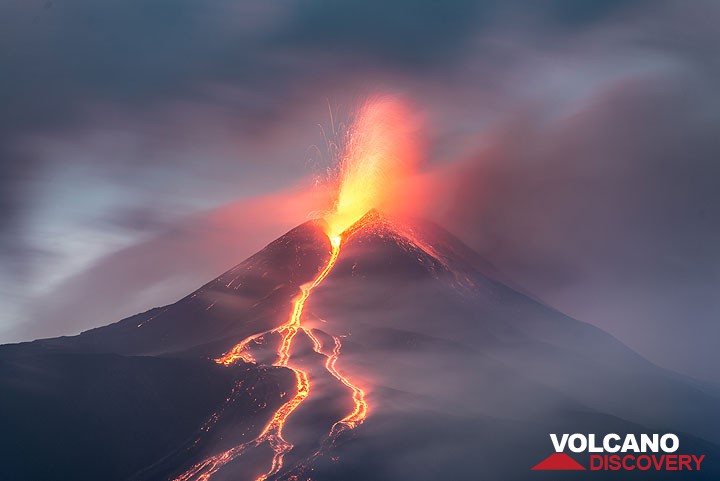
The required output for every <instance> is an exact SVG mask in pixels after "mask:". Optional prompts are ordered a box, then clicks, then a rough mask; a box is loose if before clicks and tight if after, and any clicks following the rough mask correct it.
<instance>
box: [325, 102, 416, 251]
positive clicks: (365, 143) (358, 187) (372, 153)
mask: <svg viewBox="0 0 720 481" xmlns="http://www.w3.org/2000/svg"><path fill="white" fill-rule="evenodd" d="M419 130H420V129H419V120H418V117H417V115H415V114H413V112H412V111H411V110H410V108H409V107H408V105H407V104H406V103H405V102H403V101H401V100H400V99H399V98H397V97H392V96H382V97H377V98H375V99H372V100H370V101H368V102H366V103H365V105H363V106H362V108H361V109H360V111H359V112H358V115H357V117H356V118H355V121H354V122H353V123H352V125H351V127H350V129H349V131H348V132H347V135H346V138H345V142H344V146H343V150H342V153H341V155H340V158H339V159H338V160H339V172H338V174H339V175H338V178H339V185H338V190H337V198H336V200H335V205H334V206H333V209H332V211H331V212H330V213H328V214H327V215H326V216H325V221H326V222H327V225H328V227H327V234H328V236H330V237H333V236H337V235H340V234H342V233H343V232H345V230H346V229H348V228H349V227H350V226H351V225H353V224H354V223H355V222H357V221H358V220H360V218H361V217H362V216H363V215H365V214H366V213H367V212H368V211H369V210H370V209H373V208H378V209H383V210H388V206H389V205H390V204H396V203H398V202H399V201H400V199H399V198H398V197H400V196H399V195H398V194H399V193H398V191H397V189H398V187H399V186H400V185H401V183H402V181H403V179H404V178H406V177H407V176H408V175H409V174H410V173H411V172H412V170H413V168H414V166H415V164H416V163H417V161H418V158H419V152H420V148H419V136H418V133H419Z"/></svg>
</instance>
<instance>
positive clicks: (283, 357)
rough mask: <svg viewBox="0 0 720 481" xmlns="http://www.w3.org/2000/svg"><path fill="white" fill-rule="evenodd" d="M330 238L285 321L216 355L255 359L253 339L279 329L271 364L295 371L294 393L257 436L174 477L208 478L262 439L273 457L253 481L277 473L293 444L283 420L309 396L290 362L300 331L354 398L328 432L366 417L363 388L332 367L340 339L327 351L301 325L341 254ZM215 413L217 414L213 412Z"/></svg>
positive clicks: (181, 480)
mask: <svg viewBox="0 0 720 481" xmlns="http://www.w3.org/2000/svg"><path fill="white" fill-rule="evenodd" d="M328 239H329V241H330V248H331V250H330V257H329V259H328V261H327V263H326V264H325V266H324V267H323V269H322V270H321V271H320V273H319V274H318V275H317V276H316V277H315V279H313V281H312V282H311V283H308V284H304V285H302V286H300V294H299V295H298V296H297V297H296V298H295V299H294V300H293V309H292V312H291V314H290V317H289V318H288V320H287V322H285V323H284V324H283V325H281V326H279V327H277V328H275V329H272V330H270V331H267V332H263V333H261V334H257V335H254V336H250V337H248V338H247V339H244V340H243V341H241V342H240V343H238V344H236V345H235V346H234V347H233V348H232V349H230V350H229V351H228V352H227V353H225V354H224V355H223V356H221V357H220V358H218V359H216V360H215V362H217V363H218V364H222V365H225V366H230V365H232V364H233V363H235V362H237V361H240V360H242V361H244V362H255V360H254V358H253V357H252V355H251V354H250V353H249V352H248V348H249V347H250V345H251V344H252V343H255V342H256V341H257V340H259V338H261V337H263V336H265V335H267V334H270V333H278V334H281V335H282V338H281V341H280V346H279V348H278V350H277V360H276V361H275V363H274V364H273V365H274V366H282V367H286V368H288V369H291V370H292V371H293V372H294V373H295V378H296V382H297V384H296V392H295V395H294V396H293V397H292V398H290V400H288V401H287V402H285V404H283V405H282V406H280V408H279V409H278V410H277V411H275V413H274V414H273V416H272V418H271V419H270V421H269V422H268V424H267V425H266V426H265V428H264V429H263V430H262V431H261V432H260V434H258V436H257V437H256V438H255V439H253V440H252V441H249V442H247V443H245V444H242V445H239V446H236V447H234V448H231V449H229V450H227V451H225V452H222V453H219V454H217V455H215V456H211V457H209V458H207V459H205V460H204V461H202V462H200V463H198V464H196V465H195V466H193V467H192V468H191V469H189V470H188V471H187V472H185V473H183V474H182V475H181V476H179V477H177V478H176V479H175V481H189V480H193V479H195V480H199V481H207V480H209V479H210V477H211V476H212V475H214V474H215V473H216V472H217V471H218V470H219V469H221V468H222V467H223V466H225V465H226V464H227V463H229V462H230V461H232V460H233V459H235V458H237V457H238V456H240V455H241V454H242V453H243V452H245V451H246V450H247V449H249V448H252V447H257V446H259V445H261V444H263V443H267V444H268V445H269V446H270V448H271V449H272V450H273V458H272V462H271V464H270V467H269V468H268V470H267V471H266V472H265V473H264V474H262V475H261V476H260V477H258V478H257V480H256V481H264V480H266V479H267V478H268V477H270V476H274V475H275V474H277V473H278V472H279V471H280V470H281V469H282V467H283V461H284V457H285V455H286V454H287V453H288V452H289V451H290V450H291V449H292V448H293V445H292V444H291V443H289V442H288V441H287V440H285V438H284V437H283V430H284V428H285V423H286V421H287V419H288V417H290V415H291V414H292V413H293V412H294V411H295V410H296V409H297V408H298V406H300V404H302V402H303V401H304V400H305V399H306V398H307V397H308V396H310V377H309V375H308V373H307V372H305V371H304V370H302V369H299V368H298V367H295V366H291V365H289V362H290V358H291V353H290V349H291V347H292V343H293V340H294V339H295V336H296V335H297V333H298V332H299V331H302V332H303V333H304V334H305V335H307V336H308V337H309V338H310V340H311V341H312V342H313V348H314V350H315V352H317V353H319V354H321V355H323V356H325V357H326V362H325V368H326V369H327V370H328V372H329V373H330V374H331V375H332V376H333V377H334V378H335V379H337V380H338V381H340V382H341V383H342V384H343V385H345V386H346V387H347V388H348V389H350V391H351V392H352V398H353V402H354V408H353V410H352V412H350V413H349V414H348V415H347V416H345V417H344V418H343V419H341V420H340V421H338V422H336V423H335V424H334V425H333V426H332V428H331V430H330V433H329V435H328V436H329V437H330V438H334V437H336V436H337V435H338V434H339V433H340V432H341V431H342V430H343V429H345V428H350V429H352V428H354V427H356V426H358V425H359V424H360V423H362V422H363V421H364V420H365V417H366V416H367V411H368V406H367V403H366V402H365V392H364V391H363V390H362V389H361V388H359V387H358V386H356V385H355V384H353V383H352V382H351V381H350V380H349V379H348V378H347V377H345V376H343V375H342V374H340V373H339V372H338V370H337V369H336V367H335V363H336V362H337V360H338V357H339V356H340V348H341V343H340V340H339V339H338V338H337V337H333V340H334V348H333V350H332V352H331V353H330V354H326V353H325V352H324V351H323V349H322V345H321V343H320V341H319V340H318V338H317V337H316V336H315V335H314V333H313V332H312V331H311V330H310V329H308V328H306V327H304V326H302V314H303V309H304V307H305V303H306V302H307V300H308V298H309V297H310V294H311V293H312V291H313V289H314V288H315V287H317V286H318V285H320V283H322V281H323V280H324V279H325V278H326V277H327V276H328V274H329V273H330V271H331V270H332V268H333V267H334V266H335V263H336V262H337V259H338V256H339V255H340V247H341V244H342V240H343V239H342V236H340V235H334V236H329V237H328ZM215 416H216V415H215Z"/></svg>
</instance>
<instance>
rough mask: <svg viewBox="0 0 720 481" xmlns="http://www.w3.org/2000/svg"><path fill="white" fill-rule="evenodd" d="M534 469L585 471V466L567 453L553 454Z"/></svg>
mask: <svg viewBox="0 0 720 481" xmlns="http://www.w3.org/2000/svg"><path fill="white" fill-rule="evenodd" d="M532 469H533V471H585V466H583V465H582V464H580V463H578V462H577V461H575V460H574V459H573V458H571V457H570V456H568V455H567V454H565V453H555V454H551V455H550V456H548V457H547V458H545V459H543V460H542V461H540V462H539V463H537V464H536V465H535V466H533V468H532Z"/></svg>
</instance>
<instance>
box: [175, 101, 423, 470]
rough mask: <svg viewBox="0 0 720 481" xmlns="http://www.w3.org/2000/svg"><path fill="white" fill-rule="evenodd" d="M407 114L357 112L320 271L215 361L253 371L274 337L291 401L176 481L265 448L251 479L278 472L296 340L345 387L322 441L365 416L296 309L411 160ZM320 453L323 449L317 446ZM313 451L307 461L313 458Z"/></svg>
mask: <svg viewBox="0 0 720 481" xmlns="http://www.w3.org/2000/svg"><path fill="white" fill-rule="evenodd" d="M408 113H409V111H408V110H407V108H406V107H405V106H404V104H402V103H401V102H399V101H398V100H397V99H394V98H392V97H381V98H378V99H376V100H374V101H372V102H368V103H367V104H365V105H364V106H363V107H362V108H361V110H360V112H359V114H358V116H357V118H356V119H355V122H354V123H353V127H352V129H351V130H350V131H349V132H348V134H347V138H346V142H345V150H344V152H343V155H342V158H341V159H340V166H339V168H340V182H339V186H338V187H339V188H338V194H337V199H336V202H335V206H334V209H333V210H332V211H331V212H329V213H327V215H326V216H325V218H324V221H325V222H324V226H325V233H326V235H327V237H328V240H329V243H330V255H329V258H328V260H327V262H326V263H325V265H324V267H323V268H322V270H320V272H319V273H318V274H317V276H316V277H315V278H314V279H313V281H312V282H310V283H308V284H305V285H303V286H301V287H300V293H299V295H298V296H297V297H296V298H295V299H294V300H293V309H292V312H291V314H290V317H289V318H288V320H287V321H286V322H285V323H284V324H282V325H280V326H279V327H276V328H275V329H271V330H269V331H266V332H261V333H258V334H255V335H253V336H250V337H248V338H247V339H245V340H243V341H241V342H240V343H238V344H237V345H235V346H234V347H233V348H232V349H231V350H230V351H228V352H227V353H225V354H224V355H222V356H221V357H219V358H218V359H216V360H215V361H216V362H217V363H218V364H222V365H225V366H230V365H232V364H233V363H236V362H238V361H243V362H248V363H255V362H256V360H255V358H254V357H253V355H252V353H251V352H250V350H251V348H252V347H253V346H254V345H256V344H257V343H258V342H260V341H261V340H262V338H264V337H265V336H268V335H278V336H280V344H279V347H278V349H277V358H276V361H275V362H274V364H273V365H274V366H281V367H285V368H288V369H291V370H292V371H293V372H294V373H295V378H296V384H297V385H296V393H295V395H294V396H293V397H292V398H290V399H289V400H288V401H286V402H285V403H284V404H283V405H282V406H280V408H278V409H277V411H275V413H274V414H273V416H272V418H271V419H270V421H269V422H268V424H267V425H266V426H265V428H264V429H263V430H262V431H261V432H260V434H258V435H257V437H256V438H255V439H253V440H251V441H249V442H246V443H244V444H241V445H239V446H235V447H233V448H231V449H229V450H227V451H224V452H221V453H219V454H216V455H214V456H211V457H209V458H207V459H205V460H204V461H201V462H200V463H198V464H196V465H195V466H193V467H192V468H190V469H189V470H188V471H186V472H185V473H184V474H182V475H181V476H179V477H178V478H176V481H189V480H192V479H196V480H208V479H210V477H211V476H212V475H213V474H215V473H216V472H217V471H218V470H220V469H221V468H222V467H223V466H225V465H226V464H227V463H229V462H230V461H232V460H234V459H236V458H237V457H238V456H240V455H241V454H243V453H244V452H245V451H247V450H248V449H250V448H254V447H257V446H260V445H262V444H264V443H267V445H268V446H270V448H271V449H272V450H273V452H274V454H273V458H272V462H271V463H270V466H269V468H268V469H267V471H266V472H265V473H264V474H262V475H260V476H259V477H258V478H257V481H264V480H265V479H268V478H269V477H272V476H275V475H278V474H279V473H280V471H281V470H282V469H283V461H284V458H285V455H286V454H287V453H288V452H290V450H291V449H292V448H293V445H292V444H291V443H290V442H288V441H287V440H286V439H285V438H284V437H283V431H284V428H285V424H286V422H287V420H288V418H289V417H290V415H291V414H293V412H295V410H296V409H297V408H298V407H299V406H300V405H301V404H302V403H303V401H304V400H305V399H306V398H308V397H309V396H310V393H311V382H310V375H309V373H308V372H306V371H304V370H303V369H301V368H300V367H298V366H295V365H292V364H291V362H290V361H291V356H292V353H291V348H292V345H293V341H294V340H295V338H296V336H297V335H298V333H302V334H304V335H306V336H307V337H308V339H310V341H311V342H312V345H313V349H314V351H315V352H316V353H318V354H320V355H322V356H324V357H325V369H326V370H327V372H328V373H329V374H330V375H331V376H332V377H333V378H335V379H336V380H337V381H339V382H340V383H341V384H342V385H343V386H345V387H346V388H347V389H348V390H349V391H350V392H351V394H352V400H353V403H354V407H353V409H352V411H351V412H350V413H348V414H347V415H346V416H345V417H344V418H342V419H340V420H339V421H337V422H336V423H335V424H334V425H333V426H332V428H331V429H330V431H329V433H328V436H327V441H328V442H329V443H330V444H332V442H333V441H334V440H335V439H336V438H337V437H338V436H339V435H340V434H341V433H342V432H343V431H345V430H347V429H354V428H355V427H357V426H358V425H360V424H361V423H362V422H363V421H364V420H365V418H366V417H367V414H368V404H367V402H366V399H365V397H366V396H365V391H364V390H363V389H362V388H361V387H359V386H358V385H356V384H355V383H354V382H353V381H352V380H351V379H350V378H348V377H347V376H346V375H343V374H342V373H341V372H340V370H338V367H337V363H338V360H339V358H340V352H341V349H342V343H341V341H340V338H339V337H337V336H332V339H333V346H332V349H324V347H323V343H322V342H321V341H320V339H319V338H318V337H317V335H316V334H315V332H313V330H312V329H310V328H308V327H305V326H303V325H302V320H303V309H304V307H305V304H306V302H307V300H308V298H309V297H310V295H311V294H312V291H313V289H315V288H316V287H317V286H318V285H320V284H321V283H322V282H323V280H324V279H325V278H326V277H327V276H328V274H330V272H331V271H332V269H333V267H334V266H335V264H336V262H337V260H338V256H339V255H340V249H341V246H342V243H343V240H344V237H343V236H344V235H351V234H350V233H349V231H348V233H346V231H347V230H348V228H349V227H351V226H352V225H353V224H355V223H356V222H358V221H359V220H360V218H361V217H362V216H363V215H365V214H366V213H367V212H368V211H369V210H371V209H373V208H375V207H377V206H380V205H382V204H383V203H384V202H385V201H386V197H387V194H391V193H392V186H393V185H394V183H395V182H396V181H397V179H398V178H399V177H400V175H401V174H402V173H403V171H404V170H406V169H408V167H409V165H410V164H411V163H412V162H414V160H415V158H416V157H417V149H416V147H415V143H414V141H413V135H412V133H413V132H412V131H413V129H414V127H413V122H412V121H411V119H410V117H409V115H408ZM323 445H328V443H327V442H326V443H323ZM321 450H322V446H321V448H320V449H319V450H318V451H317V452H316V453H315V454H313V455H312V456H311V458H313V457H315V456H318V455H319V454H320V453H321Z"/></svg>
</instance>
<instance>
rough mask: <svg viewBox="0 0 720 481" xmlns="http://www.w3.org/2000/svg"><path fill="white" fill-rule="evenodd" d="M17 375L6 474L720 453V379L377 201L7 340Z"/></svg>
mask: <svg viewBox="0 0 720 481" xmlns="http://www.w3.org/2000/svg"><path fill="white" fill-rule="evenodd" d="M0 392H2V396H0V421H1V423H0V425H1V426H2V434H3V435H2V441H0V443H1V445H0V459H1V461H2V476H0V477H1V478H2V479H8V480H37V479H52V480H65V479H67V480H74V481H77V480H192V479H197V480H207V479H212V480H217V481H223V480H244V479H248V480H254V479H260V480H263V479H273V480H306V479H313V480H318V481H324V480H327V481H331V480H368V479H372V480H409V479H412V480H415V481H418V480H436V479H453V480H477V479H497V480H515V479H529V478H531V477H532V478H533V479H535V478H537V479H551V477H550V476H553V479H554V475H553V473H543V472H541V471H532V472H531V468H532V467H533V466H535V465H537V464H538V463H539V462H540V461H542V460H543V459H545V458H547V457H548V456H549V455H550V454H552V452H553V449H552V445H551V444H550V441H549V438H548V433H558V432H559V433H562V432H568V433H575V432H578V433H599V435H602V433H610V432H613V433H632V432H635V433H637V432H647V433H650V432H674V433H676V434H678V435H679V436H680V438H681V440H682V442H681V443H682V444H681V450H682V451H683V452H695V453H702V454H705V455H706V456H707V458H708V459H712V458H715V459H717V456H718V455H720V448H718V443H720V434H719V433H720V422H719V421H718V417H717V416H716V415H715V411H716V409H717V406H718V405H719V402H720V392H719V391H718V389H717V388H716V387H715V386H711V385H707V384H703V383H701V382H698V381H695V380H693V379H690V378H687V377H684V376H681V375H679V374H676V373H673V372H670V371H667V370H664V369H661V368H660V367H658V366H656V365H654V364H652V363H650V362H649V361H647V360H645V359H644V358H642V357H641V356H639V355H637V354H636V353H634V352H633V351H632V350H630V349H629V348H628V347H626V346H625V345H623V344H622V343H621V342H619V341H618V340H617V339H615V338H613V337H612V336H610V335H608V334H607V333H605V332H603V331H601V330H599V329H597V328H595V327H593V326H591V325H589V324H586V323H583V322H581V321H578V320H575V319H572V318H570V317H567V316H565V315H563V314H561V313H559V312H558V311H556V310H554V309H553V308H551V307H549V306H547V305H544V304H543V303H542V302H540V301H538V300H536V299H533V298H532V297H531V296H529V295H527V294H525V293H523V292H521V290H519V289H517V288H514V287H511V284H510V283H509V282H508V281H506V280H505V279H504V276H503V275H502V274H501V273H499V272H498V271H497V270H496V269H494V268H493V266H492V265H491V264H490V263H489V262H487V261H485V260H484V259H483V258H482V257H481V256H480V255H478V254H477V253H476V252H474V251H472V250H471V249H470V248H468V247H467V246H465V245H464V244H463V243H462V242H461V241H459V240H458V239H457V238H455V237H454V236H453V235H451V234H450V233H448V232H447V231H445V230H443V229H442V228H441V227H439V226H437V225H435V224H432V223H429V222H426V221H421V220H408V219H394V218H390V217H387V216H385V215H382V214H380V213H378V212H376V211H371V212H369V213H368V214H367V215H365V217H363V218H362V219H361V220H360V221H358V222H357V223H356V224H354V225H353V226H352V227H351V228H350V229H348V230H347V231H345V232H344V233H343V235H342V246H340V239H339V238H338V239H337V240H335V239H334V238H328V236H327V235H326V234H325V232H324V230H323V226H322V222H321V221H309V222H307V223H305V224H302V225H300V226H299V227H297V228H295V229H293V230H291V231H290V232H288V233H287V234H285V235H284V236H282V237H280V238H279V239H277V240H275V241H274V242H272V243H271V244H269V245H268V246H267V247H265V248H264V249H263V250H262V251H260V252H258V253H257V254H255V255H254V256H252V257H250V258H249V259H247V260H246V261H244V262H242V263H241V264H239V265H237V266H235V267H233V268H232V269H230V270H229V271H227V272H226V273H224V274H222V275H221V276H220V277H218V278H216V279H214V280H212V281H211V282H209V283H207V284H205V285H204V286H202V287H201V288H200V289H198V290H197V291H195V292H193V293H192V294H190V295H188V296H187V297H185V298H183V299H181V300H180V301H178V302H176V303H175V304H172V305H168V306H165V307H160V308H156V309H152V310H150V311H148V312H145V313H142V314H138V315H135V316H132V317H129V318H127V319H124V320H122V321H120V322H117V323H115V324H112V325H109V326H105V327H101V328H97V329H93V330H90V331H87V332H83V333H82V334H80V335H78V336H73V337H61V338H55V339H44V340H38V341H34V342H30V343H21V344H14V345H5V346H1V347H0ZM573 457H574V458H576V459H577V460H579V461H581V462H583V464H585V465H587V463H586V462H585V460H586V458H583V455H582V454H578V455H573ZM531 474H532V476H531ZM571 474H572V473H571ZM595 474H597V475H601V473H595ZM626 474H627V475H628V477H629V478H632V474H635V475H637V473H626ZM661 474H662V475H661ZM692 474H693V477H694V478H696V479H720V471H719V470H718V467H717V465H715V466H713V464H712V463H708V464H706V465H705V466H704V469H703V471H701V472H695V473H692ZM576 475H577V474H576ZM612 475H613V479H617V477H618V473H612ZM678 475H682V473H678ZM653 476H656V477H661V478H663V479H665V478H666V477H668V476H672V473H652V472H649V473H644V474H643V477H644V479H651V478H652V477H653ZM596 477H597V476H596ZM568 479H569V478H568Z"/></svg>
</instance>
